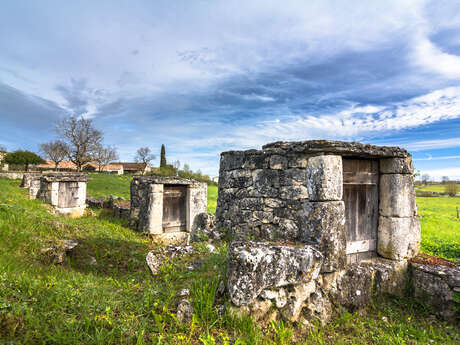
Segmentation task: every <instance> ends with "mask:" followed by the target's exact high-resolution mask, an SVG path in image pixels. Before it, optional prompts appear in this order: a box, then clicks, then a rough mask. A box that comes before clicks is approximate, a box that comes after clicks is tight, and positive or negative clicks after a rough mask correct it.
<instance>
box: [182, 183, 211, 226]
mask: <svg viewBox="0 0 460 345" xmlns="http://www.w3.org/2000/svg"><path fill="white" fill-rule="evenodd" d="M187 202H188V212H187V224H188V225H187V226H188V228H187V231H189V232H190V231H193V230H195V228H194V227H193V226H194V225H195V218H196V217H198V216H199V215H200V214H202V213H206V211H207V206H208V185H207V184H206V183H205V182H198V181H196V182H195V183H194V184H192V185H189V187H188V190H187Z"/></svg>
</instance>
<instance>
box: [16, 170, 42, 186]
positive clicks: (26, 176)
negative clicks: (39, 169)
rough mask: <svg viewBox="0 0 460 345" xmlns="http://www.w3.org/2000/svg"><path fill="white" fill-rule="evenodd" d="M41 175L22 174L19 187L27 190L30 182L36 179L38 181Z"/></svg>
mask: <svg viewBox="0 0 460 345" xmlns="http://www.w3.org/2000/svg"><path fill="white" fill-rule="evenodd" d="M41 175H42V174H41V173H35V172H33V173H24V174H23V175H22V182H21V185H20V187H23V188H29V187H30V183H31V181H32V180H36V179H38V180H39V181H40V177H41Z"/></svg>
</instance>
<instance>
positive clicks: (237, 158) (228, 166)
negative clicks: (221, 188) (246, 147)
mask: <svg viewBox="0 0 460 345" xmlns="http://www.w3.org/2000/svg"><path fill="white" fill-rule="evenodd" d="M244 155H245V154H244V151H228V152H223V153H221V155H220V168H219V170H220V171H228V170H233V169H239V168H241V166H242V165H243V162H244ZM219 175H220V174H219ZM219 184H220V176H219Z"/></svg>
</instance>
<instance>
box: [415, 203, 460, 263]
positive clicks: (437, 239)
mask: <svg viewBox="0 0 460 345" xmlns="http://www.w3.org/2000/svg"><path fill="white" fill-rule="evenodd" d="M417 206H418V213H419V215H420V223H421V226H422V251H423V252H425V253H428V254H432V255H435V256H441V257H444V258H446V259H450V260H454V261H460V219H458V218H457V210H456V207H459V208H460V198H447V197H440V198H422V197H417Z"/></svg>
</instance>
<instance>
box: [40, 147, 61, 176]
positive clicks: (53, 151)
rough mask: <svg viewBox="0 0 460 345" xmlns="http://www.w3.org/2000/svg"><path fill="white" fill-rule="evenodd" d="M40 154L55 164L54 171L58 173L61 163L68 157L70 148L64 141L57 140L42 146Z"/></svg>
mask: <svg viewBox="0 0 460 345" xmlns="http://www.w3.org/2000/svg"><path fill="white" fill-rule="evenodd" d="M40 152H42V153H43V154H44V155H45V157H46V158H48V159H50V160H52V161H53V162H54V170H56V171H57V169H58V166H59V163H61V162H62V161H63V160H64V159H65V158H66V157H67V152H68V147H67V145H66V143H65V142H63V141H62V140H55V141H50V142H48V143H44V144H40Z"/></svg>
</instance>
